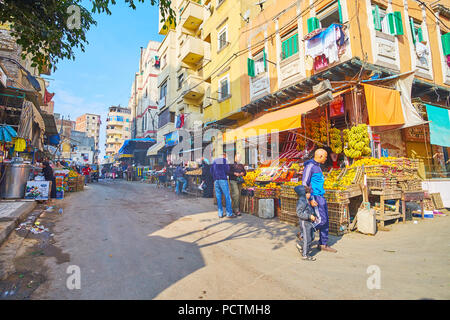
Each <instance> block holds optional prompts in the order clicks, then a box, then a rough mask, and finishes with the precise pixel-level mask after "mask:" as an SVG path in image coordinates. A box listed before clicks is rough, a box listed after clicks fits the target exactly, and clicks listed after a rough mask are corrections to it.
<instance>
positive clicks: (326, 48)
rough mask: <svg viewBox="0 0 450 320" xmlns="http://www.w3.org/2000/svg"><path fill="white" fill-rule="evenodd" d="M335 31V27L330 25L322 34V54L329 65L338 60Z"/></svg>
mask: <svg viewBox="0 0 450 320" xmlns="http://www.w3.org/2000/svg"><path fill="white" fill-rule="evenodd" d="M336 29H337V26H336V25H334V24H332V25H331V26H330V27H329V28H327V30H325V31H324V32H323V54H324V55H325V56H326V57H327V58H328V63H330V64H331V63H334V62H336V61H338V60H339V56H338V45H337V40H338V39H337V37H336V34H337V32H336V31H337V30H336Z"/></svg>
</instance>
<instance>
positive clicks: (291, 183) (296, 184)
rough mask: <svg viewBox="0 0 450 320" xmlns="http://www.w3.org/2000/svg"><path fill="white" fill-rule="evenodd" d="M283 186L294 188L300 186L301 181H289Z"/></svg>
mask: <svg viewBox="0 0 450 320" xmlns="http://www.w3.org/2000/svg"><path fill="white" fill-rule="evenodd" d="M284 185H285V186H290V187H296V186H301V185H302V182H301V181H300V182H291V181H289V182H285V183H284Z"/></svg>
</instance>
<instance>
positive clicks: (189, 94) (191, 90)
mask: <svg viewBox="0 0 450 320" xmlns="http://www.w3.org/2000/svg"><path fill="white" fill-rule="evenodd" d="M182 92H183V98H188V99H193V100H197V99H200V98H202V97H203V96H204V95H205V87H204V85H203V80H202V79H201V78H200V77H197V76H194V75H189V76H188V77H187V78H186V80H185V81H184V82H183V87H182Z"/></svg>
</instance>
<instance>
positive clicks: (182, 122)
mask: <svg viewBox="0 0 450 320" xmlns="http://www.w3.org/2000/svg"><path fill="white" fill-rule="evenodd" d="M183 126H184V113H183V114H181V115H180V128H183Z"/></svg>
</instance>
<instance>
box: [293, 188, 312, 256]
mask: <svg viewBox="0 0 450 320" xmlns="http://www.w3.org/2000/svg"><path fill="white" fill-rule="evenodd" d="M294 191H295V192H296V193H297V194H298V197H299V198H298V201H297V217H298V219H299V226H300V234H301V238H300V239H299V240H300V241H299V242H297V244H296V246H297V249H298V250H299V251H300V253H301V255H302V259H303V260H307V261H315V260H316V258H314V257H312V256H310V255H309V251H310V249H311V244H312V242H313V241H314V225H313V222H314V221H316V216H315V213H314V209H313V208H312V206H311V205H310V203H309V201H310V198H311V188H309V187H305V186H296V187H295V188H294Z"/></svg>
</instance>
